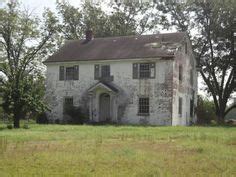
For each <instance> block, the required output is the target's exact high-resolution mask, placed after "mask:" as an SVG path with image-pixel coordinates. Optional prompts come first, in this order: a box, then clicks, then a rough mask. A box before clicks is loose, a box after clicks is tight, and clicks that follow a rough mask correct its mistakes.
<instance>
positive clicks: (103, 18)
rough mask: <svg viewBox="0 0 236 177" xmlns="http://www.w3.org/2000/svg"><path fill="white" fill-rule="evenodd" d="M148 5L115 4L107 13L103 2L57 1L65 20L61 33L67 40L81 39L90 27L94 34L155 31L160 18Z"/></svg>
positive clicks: (113, 34)
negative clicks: (71, 2)
mask: <svg viewBox="0 0 236 177" xmlns="http://www.w3.org/2000/svg"><path fill="white" fill-rule="evenodd" d="M151 7H153V6H152V5H149V4H147V3H146V4H140V3H127V4H122V5H120V4H112V5H111V6H109V7H108V8H109V9H110V11H111V12H110V13H109V12H105V11H104V10H103V9H102V8H101V7H100V5H99V4H98V5H92V4H90V3H84V4H83V5H82V8H76V7H74V6H72V5H70V4H69V3H67V2H59V1H57V15H58V16H60V18H61V19H62V20H61V21H60V24H59V26H60V27H59V28H58V33H59V34H60V35H59V36H60V37H61V39H62V38H64V39H67V40H70V39H81V38H82V37H83V36H84V32H85V31H86V30H88V29H91V30H92V31H93V32H94V36H95V37H109V36H124V35H134V34H143V33H145V32H147V31H150V30H153V29H154V28H155V27H156V25H157V23H158V20H159V17H158V16H156V15H155V13H154V12H153V11H152V10H151V9H153V8H151Z"/></svg>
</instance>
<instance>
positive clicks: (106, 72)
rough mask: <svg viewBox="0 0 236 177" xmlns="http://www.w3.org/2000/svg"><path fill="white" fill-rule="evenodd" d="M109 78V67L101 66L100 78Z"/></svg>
mask: <svg viewBox="0 0 236 177" xmlns="http://www.w3.org/2000/svg"><path fill="white" fill-rule="evenodd" d="M109 76H110V65H102V66H101V77H102V78H105V77H109Z"/></svg>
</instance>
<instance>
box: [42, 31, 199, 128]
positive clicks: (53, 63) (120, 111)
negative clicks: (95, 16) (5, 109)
mask: <svg viewBox="0 0 236 177" xmlns="http://www.w3.org/2000/svg"><path fill="white" fill-rule="evenodd" d="M44 63H45V64H46V66H47V74H46V77H47V79H46V93H47V97H46V99H47V101H48V104H49V106H50V108H51V111H50V112H48V114H47V115H48V118H49V120H51V121H52V122H53V121H55V120H57V121H62V122H63V121H65V122H66V115H65V111H64V109H65V107H66V106H68V105H73V106H75V107H80V108H81V109H82V110H84V112H85V113H87V116H88V117H89V120H90V121H91V122H112V123H121V124H150V125H188V124H190V122H191V121H194V120H195V119H196V117H195V114H194V107H195V106H196V103H197V100H196V99H197V96H196V95H197V71H196V60H195V58H194V56H193V52H192V48H191V44H190V41H189V38H188V36H187V34H186V33H184V32H177V33H166V34H153V35H137V36H120V37H107V38H93V36H92V32H91V31H87V33H86V39H83V40H71V41H67V42H66V43H65V44H64V46H62V47H61V48H60V49H59V50H58V51H57V52H56V53H55V54H53V55H52V56H50V57H49V58H48V59H47V60H46V61H45V62H44Z"/></svg>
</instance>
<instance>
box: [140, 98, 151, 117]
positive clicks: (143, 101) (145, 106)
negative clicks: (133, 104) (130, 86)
mask: <svg viewBox="0 0 236 177" xmlns="http://www.w3.org/2000/svg"><path fill="white" fill-rule="evenodd" d="M138 113H139V114H149V98H139V107H138Z"/></svg>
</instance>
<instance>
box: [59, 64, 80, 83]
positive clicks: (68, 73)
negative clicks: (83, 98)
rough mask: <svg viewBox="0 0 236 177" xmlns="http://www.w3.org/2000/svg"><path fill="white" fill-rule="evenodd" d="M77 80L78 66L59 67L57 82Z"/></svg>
mask: <svg viewBox="0 0 236 177" xmlns="http://www.w3.org/2000/svg"><path fill="white" fill-rule="evenodd" d="M78 79H79V66H78V65H75V66H70V67H65V66H60V67H59V80H60V81H63V80H78Z"/></svg>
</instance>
